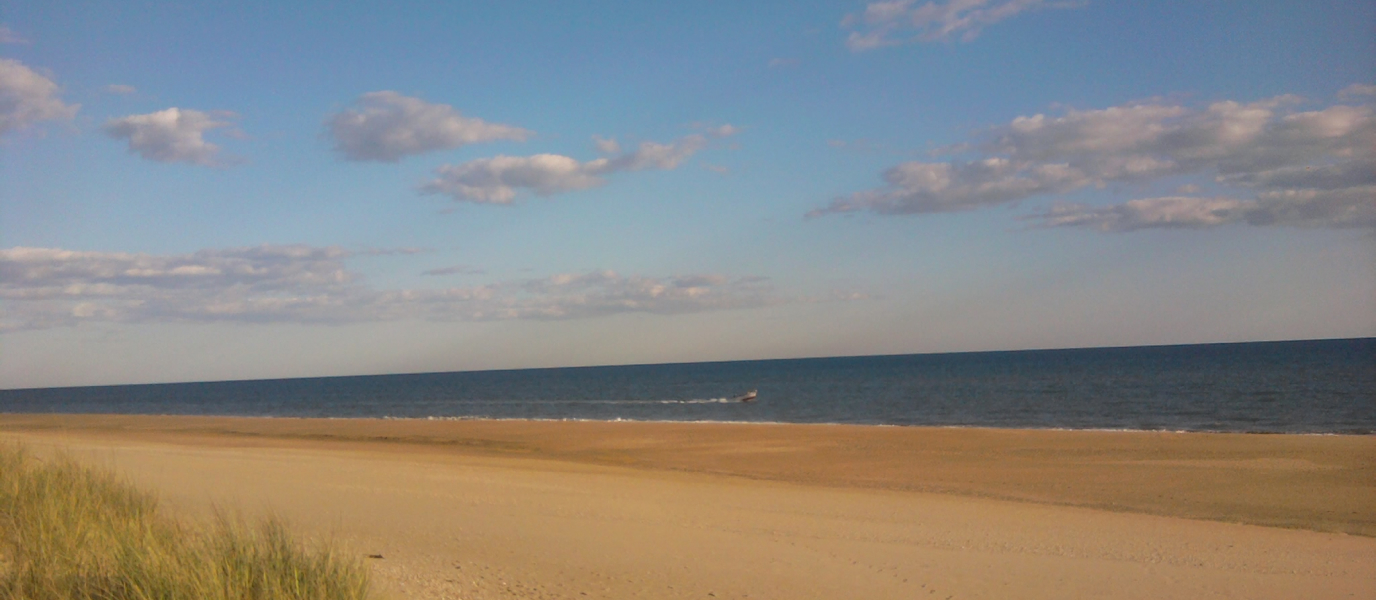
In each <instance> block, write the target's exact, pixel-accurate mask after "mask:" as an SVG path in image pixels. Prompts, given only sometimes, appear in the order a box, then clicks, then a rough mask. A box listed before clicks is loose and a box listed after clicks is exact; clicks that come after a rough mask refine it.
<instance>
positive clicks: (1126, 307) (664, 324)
mask: <svg viewBox="0 0 1376 600" xmlns="http://www.w3.org/2000/svg"><path fill="white" fill-rule="evenodd" d="M471 4H473V5H470V3H453V5H451V3H390V4H385V5H384V4H373V5H369V4H365V3H347V4H346V5H344V6H339V5H337V3H303V2H298V3H282V2H261V3H257V2H236V3H194V2H179V3H160V2H127V1H126V2H79V3H72V2H61V1H54V2H38V3H8V4H6V5H4V6H3V8H2V9H0V27H2V28H3V29H0V182H3V185H0V215H3V218H0V311H2V312H0V387H30V386H54V385H84V384H104V383H133V382H152V381H185V380H206V379H231V378H260V377H293V376H316V375H343V374H361V373H385V372H418V371H445V370H469V369H490V368H520V367H539V366H567V365H590V364H624V363H648V362H677V361H699V360H733V359H750V358H775V357H798V356H830V355H852V354H888V353H907V352H947V351H967V350H997V349H1020V348H1050V347H1075V346H1101V345H1136V344H1162V343H1196V342H1222V341H1247V340H1269V339H1294V338H1321V337H1358V336H1371V335H1376V269H1373V268H1372V265H1373V264H1376V260H1373V259H1376V234H1373V228H1374V227H1376V166H1373V165H1376V156H1373V154H1376V117H1374V116H1373V106H1374V105H1376V35H1373V34H1374V33H1376V5H1373V4H1372V3H1365V2H1357V3H1354V2H1210V3H1199V2H1185V1H1180V2H1169V1H1163V2H1151V3H1141V2H1111V1H1108V0H1089V1H1087V2H1061V1H1041V0H985V1H979V0H953V1H950V2H945V1H942V2H930V3H928V2H904V1H901V0H900V1H897V2H879V3H865V2H847V1H835V2H776V3H765V2H756V3H697V4H695V3H676V4H656V3H643V2H625V3H621V2H596V3H594V2H588V3H581V2H548V3H542V2H523V3H492V4H488V3H471Z"/></svg>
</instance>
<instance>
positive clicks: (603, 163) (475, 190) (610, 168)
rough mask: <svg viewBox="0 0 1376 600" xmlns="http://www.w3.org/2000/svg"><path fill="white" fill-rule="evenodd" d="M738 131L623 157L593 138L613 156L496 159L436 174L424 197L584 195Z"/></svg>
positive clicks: (488, 199)
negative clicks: (614, 176) (612, 178)
mask: <svg viewBox="0 0 1376 600" xmlns="http://www.w3.org/2000/svg"><path fill="white" fill-rule="evenodd" d="M737 131H738V130H737V129H736V128H735V127H732V126H731V125H722V126H719V127H714V128H711V130H710V131H708V133H707V134H706V135H704V134H693V135H688V136H685V137H682V138H679V139H677V140H675V141H673V142H670V143H668V144H661V143H658V142H649V141H646V142H641V143H640V144H639V145H637V146H636V148H635V150H632V151H630V152H621V145H620V144H619V143H617V141H616V140H614V139H609V138H600V137H594V138H593V140H594V143H595V144H596V146H597V149H598V150H599V151H600V152H602V153H604V154H612V153H616V152H620V154H615V155H613V156H608V157H603V158H598V159H594V160H590V161H586V162H580V161H578V160H577V159H574V158H570V157H568V156H563V155H559V154H536V155H534V156H496V157H492V158H481V159H478V160H473V161H469V162H466V163H462V164H457V165H443V166H441V167H439V168H437V169H435V174H436V175H437V177H436V178H435V179H432V180H430V181H429V182H426V183H425V184H423V185H422V186H421V187H420V191H421V193H425V194H444V195H447V196H450V197H452V198H454V199H455V200H459V201H467V202H479V203H487V204H509V203H511V202H512V201H513V200H515V199H516V197H517V195H518V193H520V192H521V191H522V190H528V191H530V192H532V193H535V194H537V195H541V196H548V195H551V194H558V193H563V192H571V191H575V190H584V189H588V188H594V187H598V186H602V185H605V184H606V180H605V179H604V177H605V176H607V175H610V174H612V173H616V172H619V171H645V170H651V169H656V170H670V169H675V168H677V167H678V166H679V165H680V164H681V163H682V162H683V161H684V160H686V159H687V158H688V157H690V156H692V155H693V154H695V153H697V152H698V151H699V150H702V149H703V148H705V147H706V146H707V144H708V136H709V135H710V136H711V137H725V136H730V135H734V134H735V133H736V132H737Z"/></svg>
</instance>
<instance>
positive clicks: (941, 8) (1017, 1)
mask: <svg viewBox="0 0 1376 600" xmlns="http://www.w3.org/2000/svg"><path fill="white" fill-rule="evenodd" d="M1081 6H1084V4H1083V3H1081V2H1047V1H1046V0H1003V1H995V2H992V3H991V2H990V1H989V0H948V1H947V2H944V3H940V2H927V3H925V4H920V5H919V4H918V2H917V0H893V1H890V2H872V3H870V4H869V5H867V6H866V7H865V11H864V12H862V13H860V14H858V15H857V14H850V15H846V18H845V19H843V20H842V21H841V25H842V26H843V27H848V28H855V29H858V31H852V32H851V33H850V35H849V37H847V38H846V46H847V47H849V48H850V49H851V50H852V51H854V52H862V51H865V50H873V49H875V48H881V47H884V46H898V45H901V44H906V43H911V42H941V41H948V40H951V39H959V40H960V41H962V42H969V41H971V40H974V39H975V38H976V37H978V36H979V34H980V32H981V31H982V30H983V29H984V28H985V27H986V26H989V25H992V24H994V23H997V22H999V21H1002V20H1004V19H1008V18H1010V17H1013V16H1016V15H1017V14H1019V13H1023V12H1027V11H1033V10H1042V9H1048V8H1078V7H1081Z"/></svg>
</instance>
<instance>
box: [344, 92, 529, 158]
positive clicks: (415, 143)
mask: <svg viewBox="0 0 1376 600" xmlns="http://www.w3.org/2000/svg"><path fill="white" fill-rule="evenodd" d="M357 104H358V108H350V109H347V110H344V111H342V112H339V113H337V114H335V115H333V116H331V117H330V118H329V119H327V120H326V121H325V127H326V128H327V130H328V132H329V134H330V136H331V137H332V138H334V149H335V150H337V151H338V152H339V153H340V154H343V155H344V157H345V158H347V159H349V160H375V161H382V162H396V161H397V160H400V159H401V158H402V157H403V156H408V155H412V154H421V153H424V152H431V151H434V150H446V149H449V148H457V147H459V146H463V145H467V144H475V143H479V142H491V141H496V140H516V141H525V140H526V139H527V138H529V137H530V136H531V135H534V134H533V132H531V131H529V130H526V129H522V128H520V127H514V126H511V125H502V124H500V123H488V122H487V121H484V120H482V119H477V118H473V117H465V116H463V115H461V114H459V111H457V110H454V107H452V106H449V105H447V104H431V103H429V102H426V101H424V100H421V99H420V98H412V97H409V96H403V95H401V94H398V93H396V92H391V91H381V92H369V93H367V94H363V95H362V96H359V98H358V103H357Z"/></svg>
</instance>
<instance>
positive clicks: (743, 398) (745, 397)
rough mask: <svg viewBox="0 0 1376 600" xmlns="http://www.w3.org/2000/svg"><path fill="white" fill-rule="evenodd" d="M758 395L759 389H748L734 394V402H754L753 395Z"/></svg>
mask: <svg viewBox="0 0 1376 600" xmlns="http://www.w3.org/2000/svg"><path fill="white" fill-rule="evenodd" d="M758 395H759V390H750V391H748V392H746V393H744V394H741V395H739V396H736V402H754V401H755V396H758Z"/></svg>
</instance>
